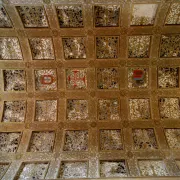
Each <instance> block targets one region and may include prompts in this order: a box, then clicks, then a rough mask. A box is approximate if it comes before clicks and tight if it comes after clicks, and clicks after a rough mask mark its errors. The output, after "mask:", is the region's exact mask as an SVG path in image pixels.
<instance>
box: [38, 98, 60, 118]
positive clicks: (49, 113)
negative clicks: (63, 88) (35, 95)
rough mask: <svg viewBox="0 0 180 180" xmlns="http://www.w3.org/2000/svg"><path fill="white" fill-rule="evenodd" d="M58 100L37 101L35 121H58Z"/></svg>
mask: <svg viewBox="0 0 180 180" xmlns="http://www.w3.org/2000/svg"><path fill="white" fill-rule="evenodd" d="M56 119H57V100H46V101H45V100H43V101H36V115H35V121H56Z"/></svg>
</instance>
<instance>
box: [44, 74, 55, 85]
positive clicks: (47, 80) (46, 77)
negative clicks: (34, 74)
mask: <svg viewBox="0 0 180 180" xmlns="http://www.w3.org/2000/svg"><path fill="white" fill-rule="evenodd" d="M53 81H54V77H53V76H52V75H42V76H41V84H52V83H53Z"/></svg>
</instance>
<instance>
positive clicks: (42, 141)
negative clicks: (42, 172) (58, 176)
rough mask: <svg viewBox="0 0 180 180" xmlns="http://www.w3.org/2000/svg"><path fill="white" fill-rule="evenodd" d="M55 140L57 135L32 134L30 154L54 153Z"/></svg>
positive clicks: (43, 132) (47, 133) (45, 132)
mask: <svg viewBox="0 0 180 180" xmlns="http://www.w3.org/2000/svg"><path fill="white" fill-rule="evenodd" d="M54 140H55V133H54V132H48V131H42V132H32V136H31V140H30V144H29V149H28V151H29V152H52V151H53V145H54Z"/></svg>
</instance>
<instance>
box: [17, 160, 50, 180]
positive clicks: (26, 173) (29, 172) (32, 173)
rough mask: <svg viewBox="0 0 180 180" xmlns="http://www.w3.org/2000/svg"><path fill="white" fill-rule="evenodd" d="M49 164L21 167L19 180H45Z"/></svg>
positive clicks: (29, 164) (33, 164)
mask: <svg viewBox="0 0 180 180" xmlns="http://www.w3.org/2000/svg"><path fill="white" fill-rule="evenodd" d="M48 167H49V164H48V163H28V164H23V165H22V166H21V169H20V172H19V175H18V180H24V179H44V178H45V175H46V172H47V170H48Z"/></svg>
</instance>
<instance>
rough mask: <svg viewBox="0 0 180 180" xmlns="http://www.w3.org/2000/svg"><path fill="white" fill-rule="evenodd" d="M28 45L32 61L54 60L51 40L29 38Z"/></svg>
mask: <svg viewBox="0 0 180 180" xmlns="http://www.w3.org/2000/svg"><path fill="white" fill-rule="evenodd" d="M29 45H30V48H31V52H32V58H33V59H35V60H36V59H42V60H44V59H49V60H51V59H54V49H53V44H52V39H51V38H31V39H29Z"/></svg>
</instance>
